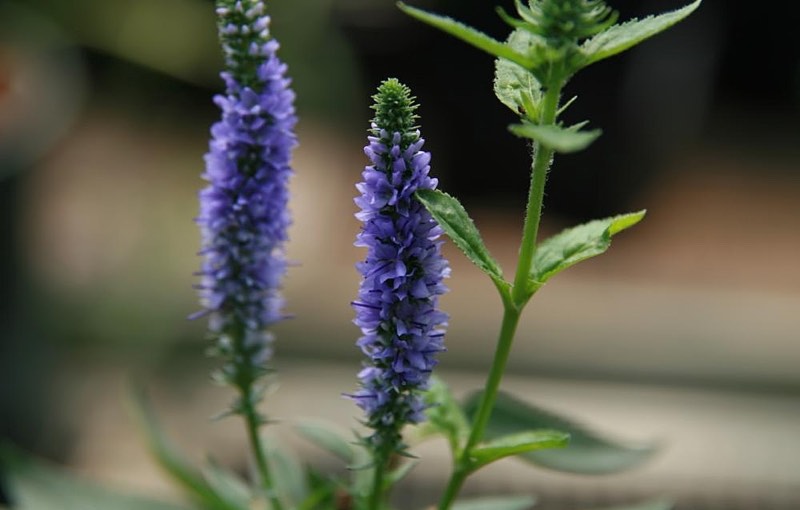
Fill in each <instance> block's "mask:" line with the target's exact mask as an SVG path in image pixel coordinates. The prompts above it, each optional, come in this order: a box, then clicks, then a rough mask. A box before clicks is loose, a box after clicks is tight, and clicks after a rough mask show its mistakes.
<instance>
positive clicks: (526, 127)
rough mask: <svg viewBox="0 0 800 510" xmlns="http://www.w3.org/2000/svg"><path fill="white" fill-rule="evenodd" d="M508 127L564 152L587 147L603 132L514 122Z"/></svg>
mask: <svg viewBox="0 0 800 510" xmlns="http://www.w3.org/2000/svg"><path fill="white" fill-rule="evenodd" d="M508 129H509V130H510V131H511V132H512V133H514V134H515V135H517V136H520V137H523V138H530V139H532V140H536V141H537V142H539V143H541V144H542V145H544V146H545V147H549V148H551V149H553V150H554V151H556V152H561V153H564V154H566V153H570V152H578V151H581V150H583V149H585V148H586V147H588V146H589V145H591V143H592V142H594V141H595V140H597V138H598V137H599V136H600V134H601V133H602V131H600V130H599V129H594V130H592V131H578V130H575V129H570V128H562V127H559V126H553V125H547V126H541V125H536V124H528V123H526V124H512V125H511V126H509V127H508Z"/></svg>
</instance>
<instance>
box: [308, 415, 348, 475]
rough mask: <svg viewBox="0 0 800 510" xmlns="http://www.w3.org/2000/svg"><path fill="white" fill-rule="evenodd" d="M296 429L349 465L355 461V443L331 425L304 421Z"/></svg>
mask: <svg viewBox="0 0 800 510" xmlns="http://www.w3.org/2000/svg"><path fill="white" fill-rule="evenodd" d="M295 430H297V432H298V433H299V434H300V435H302V436H303V437H305V438H306V439H308V440H309V441H311V442H312V443H314V444H315V445H317V446H319V447H320V448H322V449H323V450H325V451H328V452H330V453H332V454H334V455H336V456H337V457H339V458H340V459H341V460H342V461H344V462H345V463H346V464H347V465H351V464H353V462H354V461H355V451H354V449H353V445H352V444H350V442H349V441H347V440H346V439H344V438H343V437H342V436H341V435H340V434H338V433H337V432H335V431H334V430H333V428H332V427H331V426H326V425H323V424H319V423H311V422H303V423H299V424H298V425H297V426H296V427H295Z"/></svg>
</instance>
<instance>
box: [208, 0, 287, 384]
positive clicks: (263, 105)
mask: <svg viewBox="0 0 800 510" xmlns="http://www.w3.org/2000/svg"><path fill="white" fill-rule="evenodd" d="M217 5H218V7H217V16H218V20H219V34H220V39H221V42H222V48H223V52H224V56H225V63H226V66H225V71H224V72H222V74H221V76H222V78H223V80H224V81H225V87H226V88H225V93H224V94H222V95H218V96H216V97H215V98H214V101H215V103H216V104H217V105H218V106H219V107H220V109H221V110H222V119H221V120H220V121H219V122H217V123H216V124H214V125H213V126H212V128H211V134H212V138H211V142H210V144H209V152H208V153H207V154H206V156H205V162H206V171H205V173H204V174H203V178H204V179H205V180H206V181H208V186H207V187H206V188H205V189H203V190H202V191H201V192H200V215H199V217H198V219H197V223H198V224H199V225H200V228H201V231H202V239H203V240H202V243H203V248H202V251H201V254H202V255H203V256H204V258H205V260H204V262H203V265H202V270H201V275H202V283H201V285H199V294H200V299H201V302H202V304H203V307H204V309H205V313H207V314H210V320H209V329H210V331H211V333H212V334H213V335H214V336H215V337H216V338H217V350H218V351H219V353H220V354H221V355H223V356H224V357H226V358H227V359H228V360H229V362H230V364H229V366H226V367H225V368H223V370H222V371H221V375H222V376H223V377H224V378H225V379H226V380H228V382H235V383H236V384H239V383H240V382H242V381H243V380H247V379H251V380H252V379H254V378H255V377H257V374H258V373H260V370H263V366H264V364H265V363H266V362H267V361H268V359H269V358H270V356H271V344H272V336H271V335H270V334H269V333H268V332H266V331H265V329H266V328H267V327H268V326H269V325H271V324H273V323H275V322H276V321H278V320H280V319H281V318H282V317H283V313H282V306H283V300H282V298H281V295H280V291H279V289H280V286H281V281H282V279H283V276H284V273H285V270H286V260H285V256H284V243H285V242H286V240H287V233H286V231H287V228H288V226H289V224H290V222H291V219H290V216H289V212H288V210H287V202H288V199H289V193H288V189H287V184H288V180H289V177H290V175H291V173H292V170H291V168H290V166H289V162H290V157H291V151H292V149H293V148H294V146H295V145H296V138H295V135H294V132H293V130H294V126H295V124H296V122H297V117H296V116H295V110H294V93H293V92H292V91H291V89H290V88H289V79H288V78H286V66H285V65H284V64H283V63H281V61H280V60H279V59H278V57H277V56H276V55H275V52H276V50H277V48H278V44H277V42H276V41H275V40H273V39H271V37H270V34H269V31H268V27H269V17H267V16H265V15H264V6H263V3H262V2H260V1H257V0H220V1H218V2H217ZM243 369H245V370H246V372H247V374H249V375H247V376H244V379H242V370H243ZM251 376H252V377H251ZM237 381H238V382H237Z"/></svg>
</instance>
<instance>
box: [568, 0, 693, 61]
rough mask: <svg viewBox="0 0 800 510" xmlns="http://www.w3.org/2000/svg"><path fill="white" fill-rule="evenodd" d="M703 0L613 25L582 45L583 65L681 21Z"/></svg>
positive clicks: (605, 56)
mask: <svg viewBox="0 0 800 510" xmlns="http://www.w3.org/2000/svg"><path fill="white" fill-rule="evenodd" d="M701 1H702V0H695V1H694V2H692V3H691V4H689V5H687V6H686V7H683V8H681V9H678V10H675V11H670V12H666V13H664V14H660V15H658V16H648V17H646V18H644V19H642V20H637V19H633V20H630V21H626V22H625V23H621V24H618V25H613V26H612V27H610V28H608V29H607V30H605V31H603V32H600V33H599V34H597V35H596V36H594V37H592V38H591V39H589V40H587V41H586V42H585V43H583V45H582V46H581V52H582V53H583V54H584V55H585V58H586V60H585V61H584V62H583V64H582V66H583V67H586V66H588V65H589V64H593V63H595V62H597V61H599V60H603V59H604V58H608V57H611V56H613V55H616V54H617V53H621V52H623V51H625V50H627V49H629V48H631V47H633V46H635V45H637V44H639V43H640V42H642V41H644V40H645V39H647V38H649V37H652V36H654V35H656V34H658V33H659V32H662V31H664V30H666V29H668V28H669V27H671V26H672V25H674V24H676V23H677V22H679V21H681V20H682V19H684V18H685V17H687V16H688V15H690V14H691V13H692V12H694V11H695V9H697V8H698V7H699V6H700V2H701Z"/></svg>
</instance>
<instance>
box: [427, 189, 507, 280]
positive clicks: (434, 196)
mask: <svg viewBox="0 0 800 510" xmlns="http://www.w3.org/2000/svg"><path fill="white" fill-rule="evenodd" d="M415 196H416V197H417V200H419V201H420V202H421V203H422V205H424V206H425V208H426V209H427V210H428V212H430V213H431V216H433V218H434V219H435V220H436V221H437V222H438V223H439V226H441V227H442V229H444V231H445V232H446V233H447V235H448V236H449V237H450V239H452V240H453V242H454V243H455V244H456V246H458V247H459V248H460V249H461V251H463V252H464V255H466V256H467V258H468V259H469V260H471V261H472V263H473V264H475V265H476V266H478V268H480V270H481V271H483V272H484V273H486V274H487V275H489V277H491V278H492V280H494V281H495V283H497V284H498V285H499V284H500V283H501V282H502V283H505V282H504V281H503V270H502V269H500V265H499V264H498V263H497V261H495V260H494V258H492V256H491V255H490V254H489V250H488V249H486V246H485V245H484V244H483V239H481V234H480V232H478V229H477V227H475V223H473V221H472V219H471V218H470V217H469V215H468V214H467V211H466V210H465V209H464V206H462V205H461V203H460V202H459V201H458V200H456V199H455V198H453V197H451V196H450V195H448V194H447V193H444V192H442V191H439V190H432V189H421V190H418V191H417V192H416V193H415Z"/></svg>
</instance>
